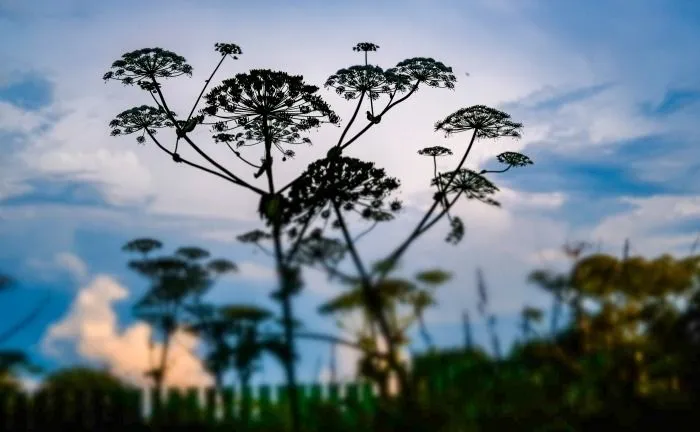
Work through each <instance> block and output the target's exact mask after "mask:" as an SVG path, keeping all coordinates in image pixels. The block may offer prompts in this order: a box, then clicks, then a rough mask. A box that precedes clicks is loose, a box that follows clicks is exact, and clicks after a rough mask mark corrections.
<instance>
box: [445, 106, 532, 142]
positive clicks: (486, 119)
mask: <svg viewBox="0 0 700 432" xmlns="http://www.w3.org/2000/svg"><path fill="white" fill-rule="evenodd" d="M522 128H523V125H522V123H516V122H514V121H512V120H510V115H509V114H506V113H504V112H503V111H499V110H497V109H495V108H490V107H487V106H484V105H473V106H470V107H468V108H462V109H459V110H457V111H455V112H454V113H452V114H450V115H449V116H447V117H446V118H445V119H444V120H442V121H439V122H437V123H435V130H436V131H437V130H442V131H443V132H445V135H446V136H449V135H451V134H453V133H459V132H466V131H469V130H473V131H474V133H475V134H476V138H491V139H495V138H501V137H512V138H520V131H521V129H522Z"/></svg>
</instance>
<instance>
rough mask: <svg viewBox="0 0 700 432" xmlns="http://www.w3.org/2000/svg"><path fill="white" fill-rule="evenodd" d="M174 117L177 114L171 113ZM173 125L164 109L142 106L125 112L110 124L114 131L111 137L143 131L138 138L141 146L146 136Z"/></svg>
mask: <svg viewBox="0 0 700 432" xmlns="http://www.w3.org/2000/svg"><path fill="white" fill-rule="evenodd" d="M170 114H171V115H172V116H173V117H174V116H175V113H173V112H171V113H170ZM172 126H173V123H172V122H171V121H170V120H169V119H168V115H167V114H166V112H165V110H164V109H162V108H154V107H152V106H148V105H141V106H140V107H134V108H131V109H128V110H126V111H123V112H122V113H120V114H118V115H117V117H116V118H115V119H114V120H112V121H111V122H109V127H110V128H111V129H112V132H111V135H112V136H117V135H129V134H132V133H136V132H139V131H141V135H139V136H138V137H136V141H137V142H138V143H139V144H143V142H144V141H145V138H144V134H146V133H150V134H152V135H155V133H156V129H160V128H165V127H172Z"/></svg>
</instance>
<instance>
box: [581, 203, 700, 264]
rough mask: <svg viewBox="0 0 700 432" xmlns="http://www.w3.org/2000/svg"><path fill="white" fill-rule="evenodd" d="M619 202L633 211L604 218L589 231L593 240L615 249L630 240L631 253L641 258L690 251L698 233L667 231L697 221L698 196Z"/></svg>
mask: <svg viewBox="0 0 700 432" xmlns="http://www.w3.org/2000/svg"><path fill="white" fill-rule="evenodd" d="M620 201H621V202H623V203H627V204H630V205H631V206H632V208H630V209H629V210H626V211H622V212H619V213H616V214H613V215H610V216H608V217H606V218H604V219H603V220H602V221H601V222H600V223H599V224H598V225H597V226H596V227H595V229H594V230H593V231H592V236H593V237H594V238H601V239H603V241H604V242H605V243H606V244H614V245H617V247H616V249H618V250H619V248H620V247H621V245H622V244H623V243H624V241H625V240H626V239H629V240H630V243H631V245H632V249H633V253H638V254H643V255H657V254H661V253H666V252H669V253H675V254H681V255H683V254H687V253H688V252H689V251H690V247H691V245H692V243H693V242H694V241H695V238H696V237H697V232H693V231H688V232H687V233H678V234H670V233H669V232H668V230H671V229H672V228H673V227H674V226H675V225H676V224H679V223H683V222H688V221H692V220H697V218H698V215H700V197H698V196H652V197H648V198H629V197H623V198H621V199H620Z"/></svg>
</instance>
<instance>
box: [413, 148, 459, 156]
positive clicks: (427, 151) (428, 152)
mask: <svg viewBox="0 0 700 432" xmlns="http://www.w3.org/2000/svg"><path fill="white" fill-rule="evenodd" d="M418 154H419V155H421V156H431V157H438V156H446V155H451V154H452V150H450V149H448V148H445V147H442V146H433V147H426V148H424V149H420V150H418Z"/></svg>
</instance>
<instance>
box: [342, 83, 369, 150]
mask: <svg viewBox="0 0 700 432" xmlns="http://www.w3.org/2000/svg"><path fill="white" fill-rule="evenodd" d="M364 98H365V92H364V90H363V91H362V93H360V99H359V100H358V101H357V106H356V107H355V112H354V113H353V114H352V117H351V118H350V121H349V122H348V124H347V125H346V126H345V129H344V130H343V133H342V134H340V139H339V140H338V144H336V147H340V146H341V145H342V143H343V138H345V135H346V134H347V133H348V131H349V130H350V126H352V124H353V123H354V122H355V119H356V118H357V113H359V112H360V106H361V105H362V100H363V99H364Z"/></svg>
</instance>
